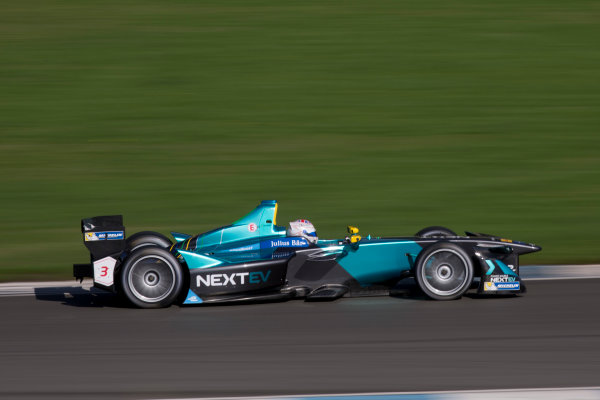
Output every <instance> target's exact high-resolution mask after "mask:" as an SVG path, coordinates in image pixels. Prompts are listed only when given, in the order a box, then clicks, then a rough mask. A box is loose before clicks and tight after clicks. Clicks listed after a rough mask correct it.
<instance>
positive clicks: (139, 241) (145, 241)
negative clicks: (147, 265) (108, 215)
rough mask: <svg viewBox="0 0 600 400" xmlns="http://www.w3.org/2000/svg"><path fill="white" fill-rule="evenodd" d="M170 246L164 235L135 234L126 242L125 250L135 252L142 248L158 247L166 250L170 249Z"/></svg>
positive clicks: (152, 233) (154, 233)
mask: <svg viewBox="0 0 600 400" xmlns="http://www.w3.org/2000/svg"><path fill="white" fill-rule="evenodd" d="M172 244H173V243H171V241H170V240H169V238H168V237H166V236H165V235H163V234H160V233H158V232H151V231H144V232H138V233H135V234H133V235H131V236H129V237H128V238H127V240H126V246H127V247H126V248H127V250H129V251H133V250H137V249H139V248H140V247H144V246H158V247H162V248H164V249H166V248H169V247H171V245H172Z"/></svg>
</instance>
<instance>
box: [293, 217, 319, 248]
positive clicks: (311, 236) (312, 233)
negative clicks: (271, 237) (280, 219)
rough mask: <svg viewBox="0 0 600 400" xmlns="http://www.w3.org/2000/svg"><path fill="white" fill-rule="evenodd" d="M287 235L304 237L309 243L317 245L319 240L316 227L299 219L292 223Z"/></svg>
mask: <svg viewBox="0 0 600 400" xmlns="http://www.w3.org/2000/svg"><path fill="white" fill-rule="evenodd" d="M286 235H287V236H296V237H303V238H305V239H306V240H308V242H309V243H317V241H318V240H319V238H318V237H317V231H316V230H315V227H314V226H313V224H311V223H310V221H309V220H307V219H297V220H295V221H292V222H290V226H289V227H288V228H287V231H286Z"/></svg>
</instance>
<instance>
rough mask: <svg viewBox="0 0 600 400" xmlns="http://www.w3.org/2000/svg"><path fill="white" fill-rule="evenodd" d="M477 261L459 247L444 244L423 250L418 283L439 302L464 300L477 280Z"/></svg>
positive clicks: (418, 268)
mask: <svg viewBox="0 0 600 400" xmlns="http://www.w3.org/2000/svg"><path fill="white" fill-rule="evenodd" d="M473 271H474V267H473V261H472V260H471V257H470V256H469V255H468V254H467V252H466V251H464V250H463V249H462V248H460V247H459V246H457V245H455V244H452V243H447V242H440V243H436V244H434V245H432V246H430V247H428V248H427V249H425V250H423V251H422V252H421V253H420V254H419V256H418V257H417V260H416V263H415V280H416V281H417V283H418V285H419V287H420V288H421V290H422V291H423V292H424V293H425V294H426V295H427V296H428V297H430V298H432V299H435V300H454V299H458V298H460V297H461V296H462V295H463V294H464V293H465V292H466V291H467V290H469V288H470V286H471V282H472V281H473Z"/></svg>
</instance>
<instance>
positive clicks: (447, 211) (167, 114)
mask: <svg viewBox="0 0 600 400" xmlns="http://www.w3.org/2000/svg"><path fill="white" fill-rule="evenodd" d="M599 20H600V4H599V3H598V2H593V1H579V0H575V1H569V2H565V1H536V0H520V1H503V2H497V1H485V0H484V1H481V0H472V1H467V0H458V1H454V2H446V1H442V0H429V1H427V0H425V1H424V0H414V1H391V0H389V1H380V0H376V1H364V0H357V1H339V2H334V1H322V0H319V1H307V0H302V1H283V2H282V1H246V0H244V1H223V0H220V1H212V2H209V1H201V2H196V1H184V0H174V1H169V2H163V1H149V0H143V1H141V0H140V1H115V2H91V1H85V0H77V1H75V0H73V1H59V0H49V1H29V0H24V1H23V0H19V1H16V0H7V1H5V2H3V5H2V13H0V35H1V37H2V40H1V41H0V54H1V55H2V56H1V61H0V280H2V281H8V280H16V279H47V278H66V277H69V276H70V271H71V264H72V263H73V262H84V261H86V260H87V259H88V255H87V253H86V251H85V248H84V246H83V244H82V240H81V234H80V232H79V220H80V219H81V218H82V217H88V216H94V215H103V214H113V213H120V214H123V215H124V216H125V217H124V218H125V225H126V227H127V230H128V232H129V233H133V232H135V231H139V230H146V229H151V230H158V231H160V232H163V233H168V232H169V230H177V231H183V232H189V233H196V232H200V231H204V230H208V229H210V228H214V227H216V226H219V225H223V224H226V223H229V222H231V221H233V220H235V219H237V218H239V217H241V216H242V215H244V214H245V213H246V212H247V211H249V210H250V209H251V208H253V207H254V206H255V205H256V204H257V203H258V202H259V201H260V200H261V199H277V200H279V202H280V215H279V221H280V224H281V223H284V222H286V221H288V220H290V219H295V218H298V217H304V218H309V219H311V220H312V221H313V222H314V223H315V224H316V226H317V229H318V232H319V235H320V236H321V237H330V238H333V237H342V236H343V235H344V233H345V232H344V228H345V226H346V225H347V224H350V223H351V224H355V225H358V226H359V227H360V228H361V233H362V234H364V235H366V234H368V233H371V234H373V235H376V236H379V235H410V234H413V233H414V232H416V231H417V230H419V229H421V228H422V227H424V226H427V225H446V226H448V227H450V228H453V229H454V230H457V231H462V230H473V231H483V232H488V233H494V234H498V235H502V236H506V237H510V238H514V239H517V240H524V241H531V242H535V243H538V244H540V245H542V246H543V247H544V250H543V251H542V252H541V253H537V254H534V255H530V256H526V257H524V258H523V260H522V261H523V262H524V263H561V262H573V263H575V262H577V263H586V262H598V261H600V259H599V256H598V255H597V254H598V253H597V243H598V242H599V241H600V233H599V231H600V130H599V128H600V73H599V71H600V46H598V39H599V38H600V24H598V21H599Z"/></svg>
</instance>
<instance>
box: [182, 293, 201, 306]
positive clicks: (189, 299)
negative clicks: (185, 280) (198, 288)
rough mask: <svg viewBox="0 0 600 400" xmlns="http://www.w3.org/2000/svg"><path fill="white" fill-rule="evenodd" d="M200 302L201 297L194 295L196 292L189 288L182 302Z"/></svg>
mask: <svg viewBox="0 0 600 400" xmlns="http://www.w3.org/2000/svg"><path fill="white" fill-rule="evenodd" d="M200 303H202V299H201V298H200V297H198V296H196V293H194V292H192V291H191V290H188V295H187V297H186V298H185V301H184V302H183V304H200Z"/></svg>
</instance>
